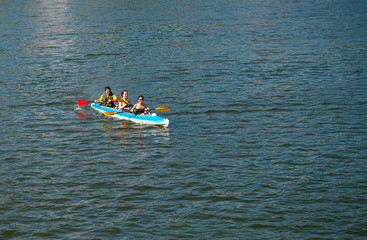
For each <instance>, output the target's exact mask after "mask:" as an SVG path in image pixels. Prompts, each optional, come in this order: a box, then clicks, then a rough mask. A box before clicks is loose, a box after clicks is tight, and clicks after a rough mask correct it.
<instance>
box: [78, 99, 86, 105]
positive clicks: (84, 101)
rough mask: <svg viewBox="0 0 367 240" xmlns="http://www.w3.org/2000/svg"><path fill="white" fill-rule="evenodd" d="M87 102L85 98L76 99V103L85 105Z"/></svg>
mask: <svg viewBox="0 0 367 240" xmlns="http://www.w3.org/2000/svg"><path fill="white" fill-rule="evenodd" d="M87 103H88V101H87V100H85V99H79V100H78V105H85V104H87Z"/></svg>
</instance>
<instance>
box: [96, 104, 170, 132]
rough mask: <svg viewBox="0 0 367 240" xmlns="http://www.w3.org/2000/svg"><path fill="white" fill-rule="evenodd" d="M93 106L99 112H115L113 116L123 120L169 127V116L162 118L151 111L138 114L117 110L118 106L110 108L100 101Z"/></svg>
mask: <svg viewBox="0 0 367 240" xmlns="http://www.w3.org/2000/svg"><path fill="white" fill-rule="evenodd" d="M91 107H92V108H93V109H95V110H97V111H98V112H101V113H104V112H115V114H113V115H111V114H108V115H110V116H111V117H114V118H118V119H122V120H129V121H132V122H135V123H139V124H150V125H159V126H164V127H168V124H169V120H168V119H167V118H162V117H160V116H157V114H155V113H150V114H146V115H137V114H134V113H129V112H124V111H120V110H117V109H116V108H110V107H106V106H101V105H100V103H92V104H91Z"/></svg>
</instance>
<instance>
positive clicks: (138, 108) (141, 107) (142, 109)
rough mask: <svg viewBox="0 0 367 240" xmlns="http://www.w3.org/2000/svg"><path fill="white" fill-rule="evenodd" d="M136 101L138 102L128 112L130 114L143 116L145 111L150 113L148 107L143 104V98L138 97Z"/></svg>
mask: <svg viewBox="0 0 367 240" xmlns="http://www.w3.org/2000/svg"><path fill="white" fill-rule="evenodd" d="M138 101H139V102H138V103H137V104H135V105H134V107H133V108H132V109H131V110H130V112H132V113H135V114H143V113H144V112H145V111H150V108H149V107H148V105H146V104H145V103H143V101H144V97H143V96H139V97H138Z"/></svg>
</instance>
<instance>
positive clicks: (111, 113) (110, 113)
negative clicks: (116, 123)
mask: <svg viewBox="0 0 367 240" xmlns="http://www.w3.org/2000/svg"><path fill="white" fill-rule="evenodd" d="M103 114H104V115H106V116H112V115H115V114H116V112H103Z"/></svg>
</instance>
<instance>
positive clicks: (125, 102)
mask: <svg viewBox="0 0 367 240" xmlns="http://www.w3.org/2000/svg"><path fill="white" fill-rule="evenodd" d="M121 102H122V104H129V103H130V99H129V98H126V100H124V98H121ZM130 104H131V103H130Z"/></svg>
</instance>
